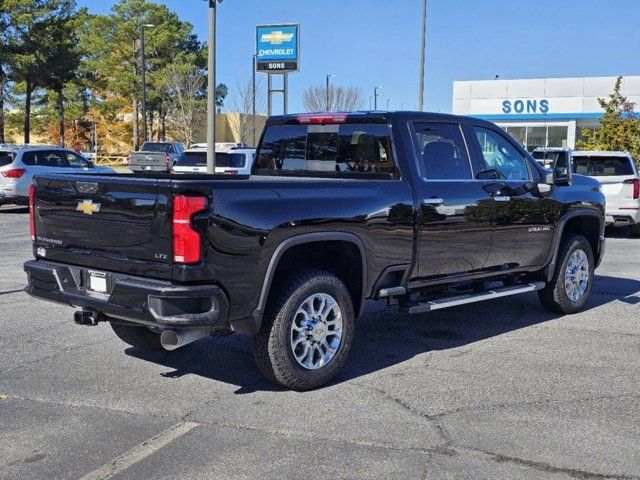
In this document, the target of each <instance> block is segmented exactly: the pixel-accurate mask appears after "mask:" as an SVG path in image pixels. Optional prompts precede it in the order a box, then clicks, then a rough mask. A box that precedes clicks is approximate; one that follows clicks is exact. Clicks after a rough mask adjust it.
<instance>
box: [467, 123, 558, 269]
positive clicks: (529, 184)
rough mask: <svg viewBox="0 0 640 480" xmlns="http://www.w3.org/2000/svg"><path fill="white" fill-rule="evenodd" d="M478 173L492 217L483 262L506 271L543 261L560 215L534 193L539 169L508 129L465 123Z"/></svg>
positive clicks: (551, 203) (553, 203) (548, 201)
mask: <svg viewBox="0 0 640 480" xmlns="http://www.w3.org/2000/svg"><path fill="white" fill-rule="evenodd" d="M468 132H469V134H468V135H467V140H469V142H470V149H471V151H472V155H473V158H474V167H475V170H476V171H477V173H476V178H478V179H480V183H482V185H483V188H484V189H485V190H486V191H487V192H488V193H489V194H490V195H491V197H492V199H493V201H494V204H495V219H494V229H493V236H492V250H491V256H490V257H489V260H488V262H487V267H489V268H492V269H496V270H504V271H508V270H510V269H513V268H519V267H532V266H537V265H542V264H543V263H544V262H545V260H546V258H547V255H548V254H549V249H550V246H551V244H552V239H553V226H554V224H555V223H556V221H557V219H558V215H559V213H560V212H559V209H558V205H557V202H556V201H555V200H554V199H553V198H552V197H542V196H540V195H539V194H538V193H537V192H536V188H535V186H536V183H537V182H538V181H539V178H538V177H539V175H538V174H537V168H536V167H535V165H533V161H532V160H530V159H528V158H527V155H526V153H525V152H524V150H523V149H521V148H518V147H517V146H516V145H515V143H514V142H513V141H512V139H511V138H510V137H508V136H507V134H506V133H503V132H502V131H499V130H497V129H492V128H487V127H485V126H470V127H468Z"/></svg>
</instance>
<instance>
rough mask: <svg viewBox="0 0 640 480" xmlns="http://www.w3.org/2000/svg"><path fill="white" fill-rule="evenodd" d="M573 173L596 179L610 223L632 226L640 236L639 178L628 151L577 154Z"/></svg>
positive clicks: (636, 234) (576, 152)
mask: <svg viewBox="0 0 640 480" xmlns="http://www.w3.org/2000/svg"><path fill="white" fill-rule="evenodd" d="M573 172H574V173H578V174H581V175H588V176H589V177H593V178H595V179H596V180H598V181H599V182H600V183H601V184H602V193H604V196H605V197H606V198H607V207H606V222H607V223H608V224H611V225H614V226H616V227H620V226H629V225H630V226H632V229H633V234H634V236H640V177H639V176H638V169H637V168H636V165H635V162H634V161H633V158H632V157H631V155H630V154H629V153H628V152H580V151H575V152H573Z"/></svg>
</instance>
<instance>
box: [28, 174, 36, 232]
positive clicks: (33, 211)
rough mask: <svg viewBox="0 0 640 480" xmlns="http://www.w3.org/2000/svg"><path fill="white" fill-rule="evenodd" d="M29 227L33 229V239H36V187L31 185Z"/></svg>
mask: <svg viewBox="0 0 640 480" xmlns="http://www.w3.org/2000/svg"><path fill="white" fill-rule="evenodd" d="M29 227H30V229H31V241H32V242H35V241H36V187H35V185H31V186H30V187H29Z"/></svg>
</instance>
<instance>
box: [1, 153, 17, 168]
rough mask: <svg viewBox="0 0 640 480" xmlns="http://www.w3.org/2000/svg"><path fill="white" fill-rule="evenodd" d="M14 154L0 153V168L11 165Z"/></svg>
mask: <svg viewBox="0 0 640 480" xmlns="http://www.w3.org/2000/svg"><path fill="white" fill-rule="evenodd" d="M15 156H16V154H15V153H13V152H0V167H6V166H7V165H11V164H12V163H13V159H14V158H15Z"/></svg>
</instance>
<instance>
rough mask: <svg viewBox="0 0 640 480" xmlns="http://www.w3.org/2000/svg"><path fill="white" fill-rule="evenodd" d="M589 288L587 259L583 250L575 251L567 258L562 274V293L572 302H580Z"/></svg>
mask: <svg viewBox="0 0 640 480" xmlns="http://www.w3.org/2000/svg"><path fill="white" fill-rule="evenodd" d="M588 286H589V258H588V257H587V254H586V253H585V252H584V251H583V250H580V249H578V250H576V251H575V252H573V253H572V254H571V256H570V257H569V261H568V262H567V269H566V270H565V272H564V291H565V292H566V293H567V297H569V299H570V300H571V301H573V302H577V301H578V300H580V299H581V298H582V297H583V296H584V293H585V292H586V291H587V287H588Z"/></svg>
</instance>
